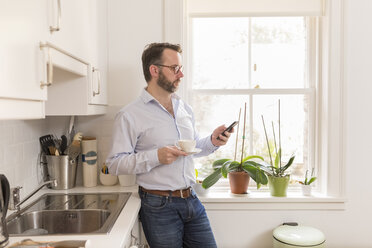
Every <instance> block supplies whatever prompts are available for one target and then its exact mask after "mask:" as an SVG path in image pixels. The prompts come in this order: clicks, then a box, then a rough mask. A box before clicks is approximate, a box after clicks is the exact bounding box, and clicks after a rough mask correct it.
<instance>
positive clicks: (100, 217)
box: [7, 193, 131, 236]
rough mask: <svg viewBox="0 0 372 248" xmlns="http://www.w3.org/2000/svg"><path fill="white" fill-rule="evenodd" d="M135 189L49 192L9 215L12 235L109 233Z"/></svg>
mask: <svg viewBox="0 0 372 248" xmlns="http://www.w3.org/2000/svg"><path fill="white" fill-rule="evenodd" d="M130 194H131V193H95V194H80V193H79V194H76V193H74V194H45V195H43V196H41V197H40V198H38V199H37V200H36V201H34V202H33V203H31V204H30V205H28V206H27V207H25V208H24V209H22V210H21V211H19V212H16V213H13V214H12V215H10V216H9V217H8V218H7V227H8V232H9V235H10V236H34V235H48V234H82V233H84V234H90V233H91V234H96V233H108V232H110V230H111V228H112V226H113V225H114V223H115V221H116V219H117V217H118V216H119V214H120V212H121V210H122V209H123V207H124V206H125V204H126V202H127V201H128V199H129V197H130Z"/></svg>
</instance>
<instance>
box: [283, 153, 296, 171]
mask: <svg viewBox="0 0 372 248" xmlns="http://www.w3.org/2000/svg"><path fill="white" fill-rule="evenodd" d="M294 159H295V156H293V157H291V158H290V159H289V161H288V163H287V164H286V165H285V166H284V167H282V171H281V173H283V172H284V171H285V170H286V169H288V168H289V166H291V164H292V163H293V160H294Z"/></svg>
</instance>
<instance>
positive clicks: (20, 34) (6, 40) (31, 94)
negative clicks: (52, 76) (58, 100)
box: [0, 0, 48, 119]
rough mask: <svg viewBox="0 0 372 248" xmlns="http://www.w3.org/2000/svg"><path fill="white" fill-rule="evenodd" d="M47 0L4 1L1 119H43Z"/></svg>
mask: <svg viewBox="0 0 372 248" xmlns="http://www.w3.org/2000/svg"><path fill="white" fill-rule="evenodd" d="M46 1H47V0H33V1H29V0H12V1H1V7H0V119H37V118H44V101H45V100H47V87H45V86H43V84H47V82H46V80H47V79H46V74H47V73H46V61H45V58H47V56H46V55H45V54H44V51H43V50H41V49H40V46H39V43H40V41H42V40H45V39H46V37H47V35H48V32H47V27H48V25H47V18H46V13H47V9H46V8H47V2H46Z"/></svg>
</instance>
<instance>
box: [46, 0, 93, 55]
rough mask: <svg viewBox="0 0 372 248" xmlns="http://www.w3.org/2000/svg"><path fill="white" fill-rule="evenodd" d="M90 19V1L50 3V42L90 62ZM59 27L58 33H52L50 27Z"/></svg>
mask: <svg viewBox="0 0 372 248" xmlns="http://www.w3.org/2000/svg"><path fill="white" fill-rule="evenodd" d="M59 8H60V9H59ZM59 19H60V22H58V20H59ZM90 19H91V3H90V0H50V1H48V24H49V25H48V28H47V29H48V31H49V36H48V41H49V42H51V43H52V44H54V45H56V46H58V47H60V48H62V49H64V50H66V51H68V52H69V53H71V54H74V55H75V56H77V57H79V58H81V59H84V60H88V58H89V43H90V40H89V39H90V33H91V28H92V26H91V23H90ZM57 26H58V27H59V30H58V31H53V32H51V31H50V27H57Z"/></svg>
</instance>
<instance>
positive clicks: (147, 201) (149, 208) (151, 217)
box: [139, 190, 217, 248]
mask: <svg viewBox="0 0 372 248" xmlns="http://www.w3.org/2000/svg"><path fill="white" fill-rule="evenodd" d="M139 195H140V197H141V210H140V220H141V222H142V227H143V231H144V233H145V236H146V239H147V242H148V243H149V245H150V247H151V248H158V247H162V248H164V247H171V248H179V247H193V248H194V247H202V248H209V247H217V245H216V241H215V240H214V236H213V232H212V229H211V226H210V224H209V220H208V217H207V214H206V212H205V209H204V206H203V205H202V204H201V202H200V201H199V199H198V197H197V196H196V194H195V192H192V195H191V196H190V197H188V198H180V197H167V196H159V195H154V194H150V193H147V192H143V191H141V190H139Z"/></svg>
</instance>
